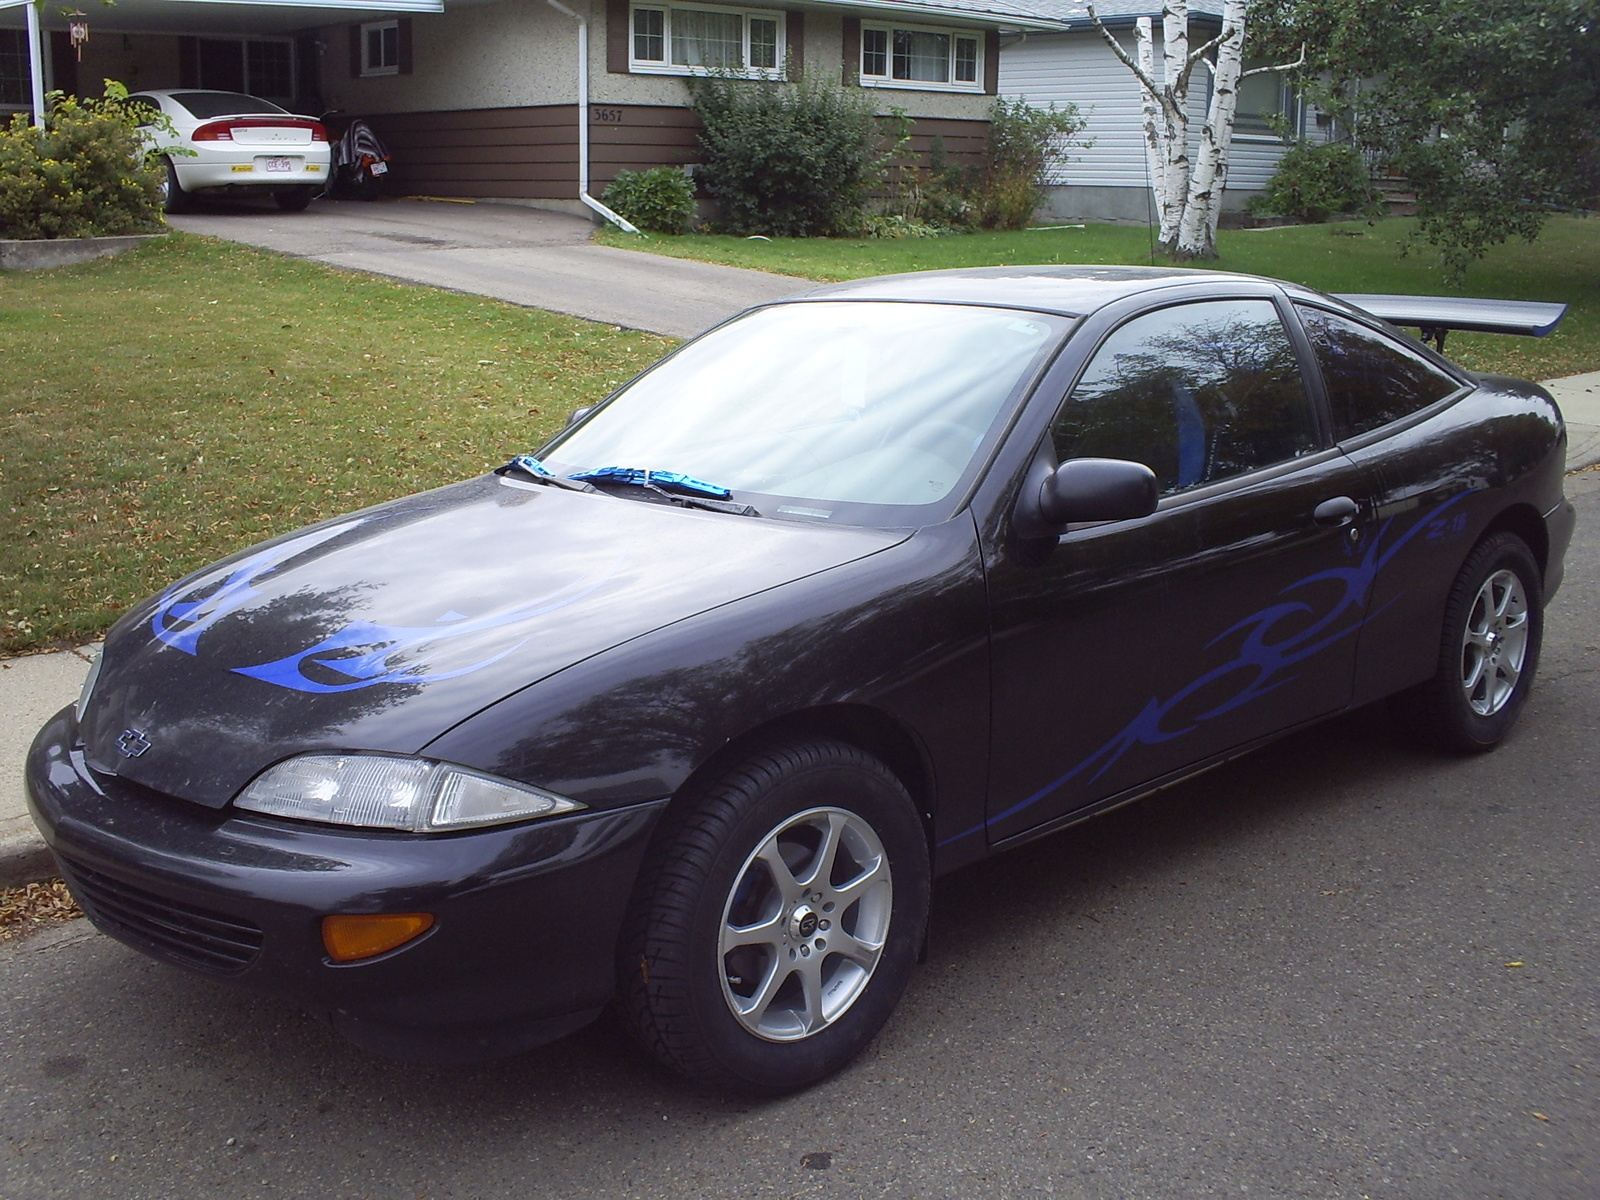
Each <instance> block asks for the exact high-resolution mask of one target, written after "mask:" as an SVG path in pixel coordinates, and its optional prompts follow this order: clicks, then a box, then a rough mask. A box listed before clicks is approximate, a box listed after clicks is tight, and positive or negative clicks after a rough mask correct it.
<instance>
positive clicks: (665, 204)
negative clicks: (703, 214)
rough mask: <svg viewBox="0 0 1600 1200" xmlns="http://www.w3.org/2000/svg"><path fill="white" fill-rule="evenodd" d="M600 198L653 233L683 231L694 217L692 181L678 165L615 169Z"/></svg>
mask: <svg viewBox="0 0 1600 1200" xmlns="http://www.w3.org/2000/svg"><path fill="white" fill-rule="evenodd" d="M600 198H601V199H602V200H604V201H605V202H606V204H607V206H609V207H610V208H611V209H612V210H613V211H615V212H617V213H620V214H621V215H622V216H624V217H627V218H628V220H630V221H632V222H633V223H634V224H635V225H637V226H638V227H639V228H640V229H648V230H650V232H652V233H682V232H683V231H684V230H685V229H687V228H689V223H690V222H691V221H693V220H694V184H693V182H691V181H690V179H689V177H688V176H687V175H685V174H684V173H683V172H682V171H681V170H679V169H678V168H677V167H651V168H650V169H649V170H648V171H618V172H617V177H616V178H615V179H613V180H612V181H611V183H610V185H609V186H608V187H607V188H606V190H605V194H604V195H603V196H601V197H600Z"/></svg>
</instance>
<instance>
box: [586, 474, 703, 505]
mask: <svg viewBox="0 0 1600 1200" xmlns="http://www.w3.org/2000/svg"><path fill="white" fill-rule="evenodd" d="M572 478H573V479H589V480H594V481H596V482H599V483H631V484H633V485H634V486H636V487H651V486H654V487H658V488H661V489H662V490H663V491H677V492H686V493H688V494H689V495H691V496H710V497H711V498H712V499H713V500H726V499H728V498H729V497H730V496H732V495H733V493H732V492H731V491H729V490H728V489H727V488H725V487H719V486H718V485H717V484H714V483H707V482H705V480H703V479H695V478H694V477H693V476H690V475H683V474H680V473H679V472H677V471H650V470H642V469H640V468H639V467H595V468H594V469H592V470H589V471H574V472H573V473H572Z"/></svg>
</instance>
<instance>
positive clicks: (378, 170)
mask: <svg viewBox="0 0 1600 1200" xmlns="http://www.w3.org/2000/svg"><path fill="white" fill-rule="evenodd" d="M388 170H389V164H388V163H382V162H375V163H373V164H372V173H373V174H374V175H383V174H386V173H387V172H388Z"/></svg>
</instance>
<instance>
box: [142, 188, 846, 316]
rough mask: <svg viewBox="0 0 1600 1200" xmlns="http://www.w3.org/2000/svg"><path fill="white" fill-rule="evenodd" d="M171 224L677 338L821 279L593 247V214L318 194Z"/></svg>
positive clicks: (217, 209)
mask: <svg viewBox="0 0 1600 1200" xmlns="http://www.w3.org/2000/svg"><path fill="white" fill-rule="evenodd" d="M171 224H172V226H173V227H174V228H175V229H181V230H184V231H185V232H187V233H203V234H208V235H210V236H211V237H219V238H226V239H227V240H229V241H234V242H244V243H247V244H248V245H252V246H263V247H265V248H266V249H269V250H277V251H280V252H282V253H284V254H292V255H295V256H296V257H299V258H311V259H315V260H317V261H318V262H325V263H328V264H329V265H331V266H335V267H345V268H347V269H350V270H355V271H369V272H371V273H372V274H374V275H387V276H390V277H391V278H394V279H403V280H407V281H409V282H411V283H425V284H430V285H432V286H433V287H442V288H449V289H450V290H451V291H457V292H470V293H472V294H474V295H479V296H492V297H494V298H495V299H497V300H509V301H510V302H511V303H513V304H523V305H526V306H528V307H530V308H543V309H548V310H550V311H552V312H560V313H568V314H570V315H572V316H575V317H585V318H587V319H589V320H591V321H604V322H606V323H608V324H611V325H622V326H625V327H627V328H629V329H644V330H648V331H649V332H651V333H664V334H668V335H670V336H672V337H691V336H693V335H694V334H697V333H699V332H700V331H701V330H703V329H706V328H709V327H710V326H712V325H715V324H716V323H717V322H718V321H722V320H725V319H726V318H727V317H730V316H732V315H733V314H734V313H736V312H738V311H739V310H740V309H743V308H747V307H749V306H750V305H752V304H763V303H765V302H767V301H769V300H776V299H778V298H780V297H782V296H788V295H792V294H793V293H795V292H801V291H806V290H807V289H809V288H813V287H816V286H817V285H816V284H815V283H814V282H813V281H811V280H809V279H796V278H794V277H792V276H788V275H769V274H767V273H766V272H764V271H746V270H743V269H741V268H738V267H720V266H716V265H713V264H711V263H700V262H689V261H687V260H684V259H675V258H664V257H662V256H660V255H656V254H642V253H637V252H634V251H631V250H616V249H612V248H611V247H609V246H593V245H590V244H589V235H590V234H591V233H593V232H594V226H593V225H592V224H591V223H590V222H589V221H587V220H584V219H583V218H581V217H571V216H567V215H565V214H564V213H553V212H545V211H543V210H542V209H536V208H524V207H522V206H520V205H514V204H477V203H454V202H448V201H428V200H388V201H376V202H374V203H370V204H364V203H362V202H360V201H332V200H319V201H316V202H315V203H313V204H312V206H311V207H310V208H309V209H308V210H306V211H305V212H303V213H283V212H279V211H278V210H277V209H276V208H269V207H263V206H256V205H248V204H245V203H235V204H227V205H224V204H216V205H211V206H207V207H206V208H205V209H203V210H202V211H200V212H196V213H191V214H188V215H185V216H179V217H173V218H171Z"/></svg>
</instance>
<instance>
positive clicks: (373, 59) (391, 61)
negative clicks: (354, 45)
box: [361, 21, 400, 75]
mask: <svg viewBox="0 0 1600 1200" xmlns="http://www.w3.org/2000/svg"><path fill="white" fill-rule="evenodd" d="M399 72H400V22H399V21H374V22H373V23H371V24H369V25H363V26H362V27H361V73H362V74H363V75H397V74H399Z"/></svg>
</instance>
